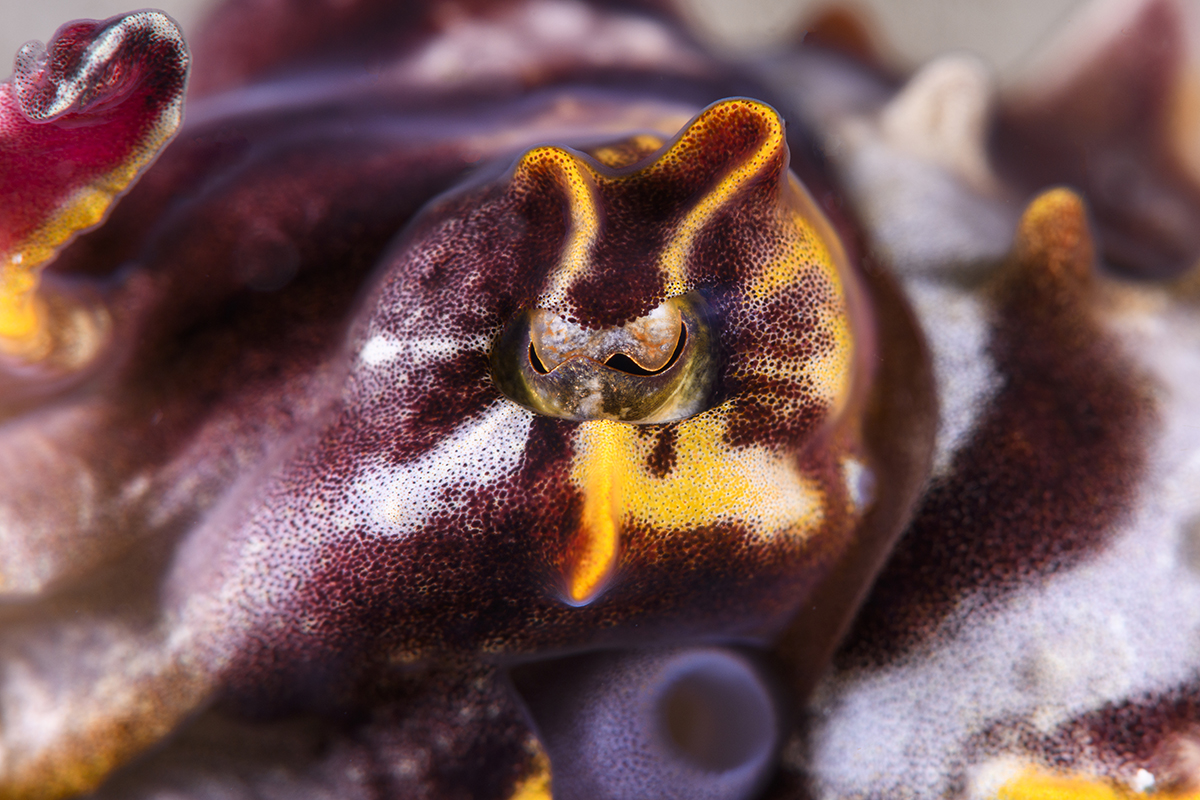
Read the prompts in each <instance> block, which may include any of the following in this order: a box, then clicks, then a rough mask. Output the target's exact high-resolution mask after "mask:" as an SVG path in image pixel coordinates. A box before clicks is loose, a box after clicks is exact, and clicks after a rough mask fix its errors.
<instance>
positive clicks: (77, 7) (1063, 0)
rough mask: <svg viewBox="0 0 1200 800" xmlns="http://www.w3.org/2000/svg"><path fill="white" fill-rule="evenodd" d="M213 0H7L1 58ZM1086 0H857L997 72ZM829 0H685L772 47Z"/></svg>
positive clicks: (183, 13) (1006, 72) (723, 40)
mask: <svg viewBox="0 0 1200 800" xmlns="http://www.w3.org/2000/svg"><path fill="white" fill-rule="evenodd" d="M213 2H214V0H39V2H37V3H32V2H27V0H6V2H4V3H3V11H0V14H2V15H3V25H2V26H0V60H3V61H5V62H7V63H5V64H4V66H5V67H6V69H3V70H2V72H3V73H7V72H10V71H11V59H12V57H13V55H15V54H16V51H17V49H18V48H19V47H20V46H21V45H22V44H23V43H24V42H26V41H28V40H30V39H39V40H41V41H46V39H48V38H49V37H50V36H51V35H52V34H53V33H54V30H55V28H57V27H58V26H59V25H60V24H62V23H64V22H67V21H69V20H72V19H79V18H91V19H103V18H105V17H110V16H112V15H113V14H117V13H120V12H122V11H130V10H133V9H136V8H139V7H144V6H142V3H146V4H147V5H150V6H153V7H156V8H161V9H162V10H164V11H166V12H167V13H168V14H171V15H172V16H173V17H175V19H176V20H178V21H179V22H180V24H182V25H183V27H184V30H185V31H187V30H188V29H189V28H190V27H191V26H194V25H195V24H196V23H197V22H198V21H199V20H200V19H201V17H202V16H203V13H204V10H205V8H207V7H209V6H210V5H212V4H213ZM1084 2H1085V0H856V2H854V5H856V6H858V7H861V8H863V9H865V10H867V12H868V13H869V14H870V16H871V17H872V18H873V19H874V20H875V21H876V24H877V27H878V29H879V30H880V31H881V32H883V33H884V38H885V39H886V41H887V42H888V44H889V46H890V47H891V48H892V49H893V55H894V56H896V57H897V58H898V59H899V60H900V61H901V63H904V64H908V65H916V64H919V63H921V62H923V61H925V60H927V59H928V58H929V57H930V56H932V55H935V54H937V53H942V52H945V51H947V50H971V51H973V52H975V53H978V54H979V55H980V56H982V57H983V58H984V59H985V60H986V61H988V62H989V63H990V64H991V65H992V66H993V68H994V69H995V70H996V71H997V73H998V74H999V75H1000V76H1001V77H1002V78H1004V77H1011V76H1012V75H1014V74H1015V73H1016V71H1017V70H1018V69H1019V67H1020V65H1021V64H1022V63H1023V61H1024V60H1025V59H1026V57H1027V56H1028V55H1029V54H1030V53H1031V52H1032V51H1034V50H1036V49H1037V47H1038V45H1039V44H1040V43H1041V42H1042V41H1043V40H1044V39H1045V37H1046V36H1047V35H1048V34H1049V33H1050V32H1052V31H1054V30H1056V29H1057V28H1058V27H1059V26H1060V25H1061V24H1062V23H1063V22H1064V21H1065V20H1066V18H1067V17H1068V16H1069V15H1070V14H1071V13H1072V12H1073V11H1075V10H1077V9H1078V8H1079V7H1080V6H1082V5H1083V3H1084ZM829 4H830V3H829V0H684V5H685V7H686V9H687V13H688V14H689V15H690V16H691V18H692V23H693V24H694V26H695V28H696V30H697V32H698V33H699V34H700V35H701V36H702V37H703V38H705V39H707V40H709V41H711V42H712V43H714V44H715V45H717V46H719V47H721V48H726V49H731V50H734V51H738V50H740V51H759V52H761V51H762V50H763V49H764V48H769V47H771V46H777V45H779V44H780V43H782V42H783V41H785V40H786V39H787V38H788V37H790V36H792V35H793V34H794V33H795V32H796V31H797V29H798V26H799V25H800V24H801V20H803V19H804V18H805V17H806V16H808V15H810V14H811V13H812V12H813V10H814V9H816V8H819V7H822V6H826V5H829Z"/></svg>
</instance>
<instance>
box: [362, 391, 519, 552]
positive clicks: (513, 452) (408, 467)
mask: <svg viewBox="0 0 1200 800" xmlns="http://www.w3.org/2000/svg"><path fill="white" fill-rule="evenodd" d="M533 416H534V415H533V413H532V412H530V411H527V410H525V409H523V408H521V407H520V406H517V405H516V404H514V403H510V402H509V401H507V400H499V401H497V402H496V403H494V404H493V405H492V406H491V407H489V408H488V409H487V411H485V412H484V413H483V415H482V416H480V417H477V418H476V419H473V420H470V421H468V422H466V423H464V424H462V425H460V426H459V427H458V428H456V429H455V430H454V432H452V433H451V434H449V435H448V436H447V437H446V438H445V439H443V440H442V441H441V442H440V443H439V444H438V445H437V446H436V447H434V448H433V449H432V450H430V451H429V452H428V453H426V454H424V455H422V456H420V457H419V458H416V459H414V460H412V461H409V462H407V463H404V464H398V465H393V464H385V463H382V462H381V461H376V462H375V463H373V464H371V465H370V466H367V467H365V468H364V469H363V470H362V472H361V473H360V474H359V476H358V477H357V478H356V479H355V480H354V482H353V484H352V486H351V490H350V495H351V498H352V500H351V504H352V508H353V511H352V512H351V517H352V518H353V519H354V521H355V522H358V523H360V524H362V525H363V526H364V527H366V528H368V529H369V530H371V531H372V532H374V533H381V534H386V535H390V536H408V535H411V534H413V533H415V532H417V531H418V530H420V528H421V526H422V525H424V524H425V523H426V522H427V521H428V520H429V519H430V518H431V517H433V516H434V515H435V514H437V513H438V512H439V511H441V510H443V509H444V508H445V498H444V495H445V493H446V490H447V489H450V488H454V489H456V490H458V491H468V490H471V489H476V488H479V487H482V486H487V485H489V484H491V483H494V482H496V481H498V480H501V479H503V478H505V477H507V476H509V475H512V474H513V473H514V472H516V470H517V468H518V467H519V466H520V464H521V458H522V457H523V456H524V454H525V443H526V440H527V439H528V437H529V428H530V425H532V423H533Z"/></svg>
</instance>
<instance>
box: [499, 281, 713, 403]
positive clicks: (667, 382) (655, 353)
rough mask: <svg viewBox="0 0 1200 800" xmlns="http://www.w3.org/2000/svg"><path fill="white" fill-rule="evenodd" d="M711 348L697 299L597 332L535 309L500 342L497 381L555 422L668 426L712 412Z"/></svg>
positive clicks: (706, 313)
mask: <svg viewBox="0 0 1200 800" xmlns="http://www.w3.org/2000/svg"><path fill="white" fill-rule="evenodd" d="M714 345H715V341H714V336H713V332H712V328H711V310H710V309H709V307H708V303H707V302H706V301H705V299H704V296H703V295H702V294H701V293H700V292H697V291H692V292H688V293H686V294H683V295H678V296H676V297H671V298H669V299H667V300H665V301H664V302H662V303H660V304H659V305H658V306H657V307H655V308H654V309H653V310H652V311H651V312H650V313H649V314H646V315H645V316H642V317H638V318H637V319H635V320H633V321H632V322H628V323H626V324H624V325H619V326H613V327H608V328H600V329H597V330H588V329H586V328H584V327H582V326H580V325H578V324H575V323H573V322H571V321H569V320H566V319H563V318H562V317H561V316H559V315H557V314H555V313H554V312H552V311H548V310H546V309H532V310H526V311H524V312H522V313H520V314H518V315H517V316H516V317H515V318H514V319H513V320H512V321H511V322H510V323H509V324H508V326H507V327H506V328H505V330H504V333H503V334H501V336H500V339H499V340H498V342H497V344H496V346H495V348H494V349H493V350H492V356H491V363H492V375H493V377H494V378H495V381H496V385H497V387H498V388H499V389H500V391H502V392H504V393H505V394H506V395H507V396H508V397H509V398H510V399H512V400H515V401H516V402H518V403H520V404H521V405H523V406H526V407H527V408H530V409H532V410H534V411H537V412H539V413H541V414H545V415H547V416H550V417H560V418H563V419H572V420H591V419H616V420H623V421H625V422H641V423H652V422H670V421H673V420H679V419H686V418H687V417H690V416H692V415H694V414H696V413H698V412H700V411H703V410H704V409H705V408H707V404H708V399H709V397H710V395H711V391H712V384H713V377H714V375H715V374H716V366H717V353H716V350H715V347H714Z"/></svg>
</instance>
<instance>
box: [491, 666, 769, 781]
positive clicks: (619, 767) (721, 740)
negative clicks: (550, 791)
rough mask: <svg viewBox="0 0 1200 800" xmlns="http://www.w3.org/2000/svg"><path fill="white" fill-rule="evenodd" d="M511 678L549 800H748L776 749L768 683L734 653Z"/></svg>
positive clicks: (539, 670)
mask: <svg viewBox="0 0 1200 800" xmlns="http://www.w3.org/2000/svg"><path fill="white" fill-rule="evenodd" d="M513 677H514V682H515V683H516V685H517V688H518V690H519V691H520V692H521V693H522V695H523V696H524V697H525V700H526V703H527V705H528V708H529V711H530V714H531V716H532V717H533V719H534V722H535V724H536V725H537V728H538V730H539V732H540V734H541V736H542V740H543V742H544V743H545V746H546V749H547V752H548V754H549V756H550V762H551V769H552V771H553V775H554V797H555V800H676V798H677V799H678V800H745V798H748V797H753V796H754V794H755V792H756V791H757V790H758V789H760V788H761V787H762V784H763V782H764V780H765V779H766V778H767V777H768V776H769V773H770V769H771V766H772V764H773V763H774V758H775V754H776V752H777V751H778V746H779V738H780V731H781V730H782V728H783V722H784V721H783V720H782V719H781V718H780V716H779V711H778V699H779V698H777V697H776V696H775V691H774V687H773V685H772V682H771V680H770V679H769V677H768V676H767V675H766V674H765V673H764V671H763V670H762V668H761V667H759V666H758V665H757V664H755V663H754V662H753V661H752V660H751V659H750V658H747V657H746V656H744V655H742V654H740V653H737V652H735V651H733V650H728V649H724V648H717V647H700V648H690V649H670V650H664V651H612V652H600V653H588V654H585V655H580V656H574V657H570V658H565V659H561V660H559V661H555V662H549V663H545V664H539V665H536V666H532V667H527V668H524V669H519V670H517V671H516V672H515V674H514V676H513Z"/></svg>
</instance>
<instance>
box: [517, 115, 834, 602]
mask: <svg viewBox="0 0 1200 800" xmlns="http://www.w3.org/2000/svg"><path fill="white" fill-rule="evenodd" d="M730 104H732V105H740V106H743V107H745V108H747V109H749V110H751V111H752V113H754V114H755V115H756V116H757V117H758V118H759V120H760V121H762V122H764V123H765V125H764V127H765V128H766V130H767V134H766V135H765V136H764V137H763V140H762V142H761V144H760V146H759V147H758V148H757V149H755V150H754V152H752V153H751V154H750V155H749V156H748V157H746V158H745V159H744V160H743V161H742V162H741V163H739V164H738V165H737V166H735V167H734V168H733V169H732V170H730V171H729V172H728V173H727V174H726V175H725V176H723V177H722V178H721V179H720V180H719V181H718V182H717V184H716V186H715V187H714V188H713V189H712V190H711V191H710V192H708V193H707V194H706V195H705V196H704V197H702V198H701V199H700V200H699V201H698V202H697V203H696V204H695V205H694V206H693V207H692V208H691V209H690V210H689V211H688V213H687V214H686V216H685V218H684V221H683V223H682V224H681V225H680V229H679V232H678V233H677V235H676V236H675V237H674V238H673V239H672V241H670V242H668V243H667V245H666V246H665V247H664V249H663V253H662V255H661V256H660V259H659V269H660V270H662V271H663V273H664V274H665V275H666V276H667V280H666V284H667V287H666V293H667V295H668V296H672V295H678V294H681V293H683V292H686V291H688V290H690V289H691V288H692V280H691V278H690V277H689V276H688V275H687V274H686V265H687V263H688V258H689V255H690V253H691V251H692V248H693V247H694V244H695V241H696V239H697V237H698V235H699V234H700V233H701V232H702V231H703V230H704V228H705V226H706V225H707V224H708V223H709V222H710V221H711V220H712V219H713V218H714V217H715V216H716V215H717V214H718V213H719V212H720V211H721V210H722V209H724V208H725V207H726V206H727V205H728V204H730V203H732V202H735V201H736V200H737V199H738V197H739V195H740V193H741V192H742V190H743V188H744V187H745V186H746V185H747V183H748V182H749V181H751V180H752V179H753V178H755V177H756V176H758V175H759V174H760V173H761V172H762V171H763V170H764V169H765V168H767V167H768V165H770V164H771V163H772V162H773V160H775V159H777V158H778V157H779V156H780V154H781V151H782V150H783V149H784V148H785V147H786V142H785V139H784V129H783V124H782V122H781V120H780V119H779V116H778V114H777V113H776V112H775V111H774V109H772V108H770V107H769V106H767V105H765V104H762V103H758V102H756V101H752V100H729V101H725V102H724V103H721V104H718V106H715V107H714V108H713V109H709V111H706V112H705V113H703V114H701V115H700V116H699V117H698V118H697V119H696V120H695V121H694V122H693V123H692V124H691V125H690V126H689V127H688V128H686V129H685V130H684V131H683V133H682V134H681V135H680V136H679V137H678V138H677V139H676V140H675V142H674V143H673V144H671V145H669V146H668V147H667V148H666V149H665V150H664V151H663V152H662V153H661V154H660V155H659V156H658V158H657V159H656V160H655V161H654V162H652V163H651V164H650V165H648V166H646V167H644V168H642V169H639V170H635V171H633V172H630V173H627V174H618V175H615V176H614V175H606V174H603V173H601V172H599V171H597V170H596V169H595V167H594V166H593V165H592V164H590V163H588V161H585V160H584V159H582V158H580V157H579V156H577V155H575V154H574V153H572V152H570V151H567V150H565V149H562V148H558V147H538V148H535V149H534V150H531V151H530V152H528V153H527V154H526V155H525V156H524V157H523V158H522V159H521V161H520V162H519V164H518V165H517V168H516V172H515V175H514V177H515V178H517V179H518V180H520V179H527V178H528V177H529V176H530V175H531V174H533V173H535V172H537V171H540V170H549V171H551V173H552V174H554V175H555V177H556V178H557V181H558V183H559V184H560V185H561V187H562V189H563V191H564V193H565V194H566V196H567V200H568V205H569V209H570V219H571V227H570V230H569V232H568V238H567V244H566V246H565V248H564V254H563V256H562V259H561V261H560V264H559V268H558V270H556V272H555V275H554V278H553V279H552V282H551V285H550V287H549V288H548V289H547V290H546V291H545V292H544V293H543V294H542V295H541V297H540V298H539V302H538V306H539V307H541V308H548V309H549V310H552V311H554V312H555V313H559V314H565V313H569V312H568V310H567V309H566V308H565V302H566V294H567V291H568V289H569V288H570V286H571V285H572V283H573V282H575V281H576V280H578V279H579V278H580V277H581V276H582V275H585V274H586V273H587V271H588V269H589V268H590V264H589V260H588V259H589V251H590V249H591V247H592V244H593V243H594V242H595V241H596V238H597V236H598V234H599V229H600V226H601V225H602V220H603V219H604V213H603V209H602V208H599V207H598V206H597V204H598V202H599V196H600V192H599V191H598V187H599V186H601V185H602V184H604V183H606V182H607V183H616V182H619V181H635V180H640V179H646V178H649V177H652V176H654V175H656V174H657V173H660V172H662V171H663V170H666V169H668V168H670V167H671V166H672V165H673V164H674V163H675V162H678V161H680V160H682V159H686V158H688V157H689V150H690V149H692V148H695V147H697V146H698V145H697V144H696V142H697V140H698V139H699V138H701V137H703V136H704V134H705V131H706V128H707V127H708V126H711V125H714V124H716V123H719V122H720V121H721V116H720V115H719V114H716V113H713V112H714V109H722V110H726V107H727V106H728V105H730ZM634 144H635V145H638V146H639V147H644V146H645V145H646V144H647V142H646V141H641V140H639V141H638V142H634ZM606 155H607V156H608V158H617V157H618V156H617V154H616V151H615V150H614V151H613V152H612V153H609V152H608V150H601V151H599V152H598V156H600V157H603V156H606ZM602 163H603V162H602ZM806 212H807V213H806ZM814 212H815V209H814V208H813V207H812V205H811V201H810V200H808V198H807V195H806V194H805V192H804V190H803V189H802V188H800V186H799V184H798V182H797V181H796V179H795V178H794V177H793V176H791V175H790V174H789V175H788V176H787V178H786V184H785V186H784V187H783V197H782V200H781V202H780V205H779V208H778V212H777V215H776V219H777V223H776V232H777V239H776V246H775V247H774V248H773V252H772V253H771V254H770V257H769V258H768V259H767V260H766V262H765V263H763V264H761V265H759V267H758V269H757V270H756V273H755V274H754V276H753V277H752V278H751V279H750V280H749V281H748V285H747V286H746V287H744V289H743V291H744V294H745V296H746V299H747V302H751V303H761V302H764V301H766V300H768V299H769V298H770V297H772V296H773V295H775V294H777V293H779V292H780V291H782V290H783V289H785V288H788V287H790V286H792V285H793V284H795V283H796V282H797V281H799V280H802V279H803V278H804V277H805V276H807V275H809V274H811V271H812V270H814V269H816V270H821V271H822V272H823V273H824V275H823V276H822V277H823V279H824V280H825V281H827V282H828V284H829V285H831V286H832V287H834V290H835V291H836V292H837V293H838V294H839V295H840V296H843V297H844V292H845V287H844V286H843V284H842V280H841V277H840V275H839V272H838V264H839V263H841V260H842V259H843V258H844V256H843V254H842V253H841V251H840V250H838V249H831V246H832V247H833V248H836V247H837V244H836V241H835V242H833V243H832V245H831V244H830V243H829V242H827V239H828V232H827V231H823V230H820V229H819V228H818V227H817V226H816V225H814V224H813V223H812V222H811V216H815V214H814ZM822 233H825V234H826V235H825V236H822ZM822 323H823V325H822V327H823V330H824V332H825V333H826V334H827V336H828V337H829V338H830V339H832V340H833V341H834V342H835V346H834V348H833V349H832V351H831V352H829V353H826V354H825V355H823V356H820V357H817V358H813V359H809V360H806V361H805V362H803V363H798V364H790V363H780V360H779V359H777V358H772V357H771V356H770V355H769V354H765V353H750V354H746V355H745V357H744V360H743V362H742V363H741V364H740V365H739V366H737V367H736V373H735V374H738V375H746V374H749V373H759V374H768V375H772V376H774V377H777V378H779V377H781V378H784V379H791V380H792V381H793V382H799V383H804V382H807V384H808V385H809V386H810V387H811V392H812V393H813V394H814V395H815V396H816V397H817V398H819V399H820V400H822V401H824V402H826V403H827V404H828V405H829V407H830V409H831V413H832V414H834V415H836V414H838V413H839V412H840V411H841V409H842V408H844V406H845V402H846V397H847V394H848V390H849V383H850V373H851V360H852V357H851V353H852V350H853V337H852V334H851V331H850V321H849V319H848V314H847V310H846V306H845V302H844V299H843V302H842V304H841V305H840V307H839V308H837V309H836V310H835V311H832V312H828V313H826V314H825V315H824V319H823V320H822ZM729 412H730V409H729V407H721V408H716V409H711V410H709V411H708V412H706V413H704V414H701V415H699V416H697V417H694V418H692V419H689V420H685V421H683V422H681V423H679V424H678V426H677V428H676V437H677V441H676V456H675V459H676V460H675V467H674V469H673V470H671V472H670V473H669V474H667V475H665V476H663V477H661V478H659V477H656V476H654V475H652V474H651V473H650V471H649V470H648V469H647V468H646V466H645V464H646V462H647V459H648V458H649V456H650V451H651V448H652V442H651V441H650V440H649V439H647V438H646V437H642V436H640V435H639V433H638V431H637V430H636V428H635V427H634V426H633V425H630V424H627V423H623V422H615V421H609V420H596V421H590V422H583V423H581V424H580V426H579V429H578V433H577V434H576V446H575V453H576V456H575V460H574V462H573V465H572V472H571V480H572V483H573V484H574V485H575V486H576V487H577V488H578V489H579V490H580V492H581V493H582V494H583V496H584V506H583V512H582V519H581V525H580V528H581V530H582V531H583V536H582V541H581V542H579V544H578V545H577V548H578V549H577V553H578V555H577V556H576V558H575V560H574V564H573V565H572V567H571V570H570V574H569V575H568V576H567V587H566V594H567V596H568V597H569V599H570V600H571V601H572V602H575V603H580V604H584V603H587V602H588V601H590V600H591V599H592V598H594V597H596V596H597V595H598V594H599V592H600V591H601V590H602V589H603V588H604V585H605V583H606V581H607V579H608V577H609V576H610V575H611V574H612V572H613V569H614V567H615V565H616V561H617V556H618V552H619V547H620V536H621V530H622V529H623V528H624V527H625V526H626V525H628V524H631V523H638V524H643V525H646V526H650V527H653V528H655V529H658V530H664V531H684V530H689V529H697V528H701V527H704V526H707V525H712V524H719V523H736V524H740V525H742V526H744V527H745V528H746V529H747V530H748V531H749V532H750V534H751V535H752V536H754V537H756V538H758V539H760V540H763V541H766V540H768V539H770V538H772V537H775V536H781V535H783V536H796V537H801V538H806V537H808V536H809V535H811V534H813V533H814V532H816V531H817V529H818V528H819V527H820V525H821V524H822V522H823V520H824V517H825V514H824V507H825V503H826V497H825V492H824V491H823V490H822V488H821V486H820V485H819V483H818V482H817V481H815V480H813V479H812V478H809V477H806V476H804V475H802V474H801V473H800V471H799V470H798V468H797V467H796V465H795V463H794V460H793V459H791V458H789V457H788V456H787V455H785V454H783V453H778V452H773V451H772V449H770V448H768V447H766V446H754V447H738V448H734V447H730V446H729V445H727V444H726V443H725V439H726V434H727V433H728V430H729ZM718 479H719V480H718ZM714 496H719V498H720V502H714V501H713V497H714Z"/></svg>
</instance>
